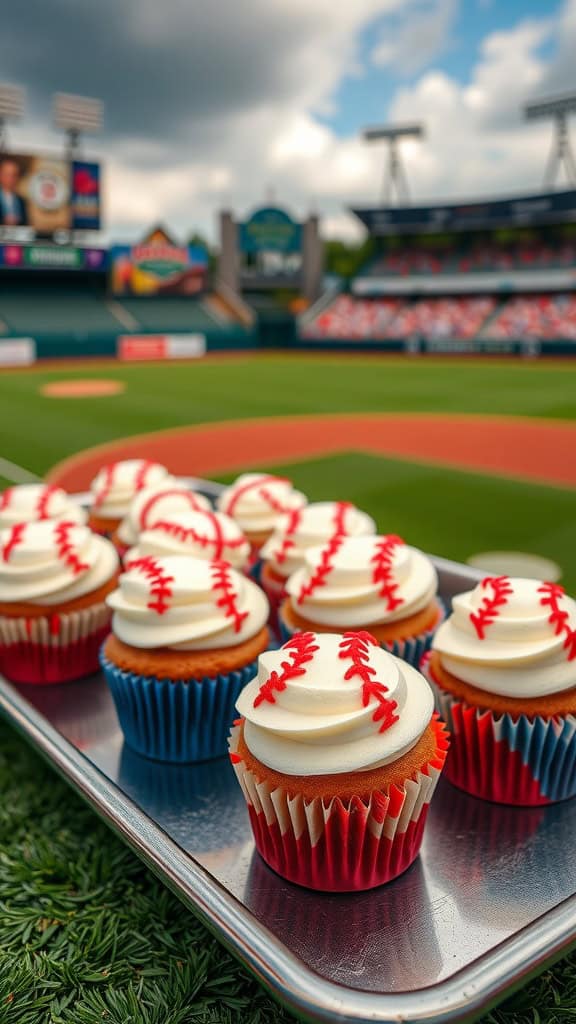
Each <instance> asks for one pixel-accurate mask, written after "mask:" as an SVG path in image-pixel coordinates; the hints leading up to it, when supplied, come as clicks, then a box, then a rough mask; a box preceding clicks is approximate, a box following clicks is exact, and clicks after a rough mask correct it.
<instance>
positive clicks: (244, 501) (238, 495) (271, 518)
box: [217, 473, 308, 553]
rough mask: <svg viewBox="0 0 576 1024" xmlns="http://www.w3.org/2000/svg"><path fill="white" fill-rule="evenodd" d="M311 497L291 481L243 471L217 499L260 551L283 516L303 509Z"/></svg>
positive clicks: (219, 504) (253, 547)
mask: <svg viewBox="0 0 576 1024" xmlns="http://www.w3.org/2000/svg"><path fill="white" fill-rule="evenodd" d="M307 501H308V499H307V498H306V496H305V495H304V494H301V492H300V491H296V490H294V488H293V486H292V484H291V483H290V481H289V480H285V479H284V478H283V477H279V476H269V475H268V474H266V473H243V474H242V476H239V477H238V479H237V480H236V481H235V482H234V483H233V484H232V485H231V487H227V488H226V490H225V491H223V492H222V494H221V495H220V497H219V498H218V501H217V505H218V510H219V511H220V512H224V513H225V515H227V516H230V517H231V518H232V519H234V520H235V521H236V522H237V523H238V526H239V527H240V529H241V530H242V533H244V534H245V536H246V537H247V538H248V540H249V541H250V544H251V545H252V550H253V551H254V553H257V552H258V551H259V550H260V548H261V547H262V545H263V544H264V543H265V542H266V541H267V540H268V538H269V537H271V536H272V533H273V532H274V530H275V529H276V527H277V525H278V523H279V521H280V518H281V516H283V515H286V513H288V512H292V511H293V510H294V509H298V508H304V505H306V504H307Z"/></svg>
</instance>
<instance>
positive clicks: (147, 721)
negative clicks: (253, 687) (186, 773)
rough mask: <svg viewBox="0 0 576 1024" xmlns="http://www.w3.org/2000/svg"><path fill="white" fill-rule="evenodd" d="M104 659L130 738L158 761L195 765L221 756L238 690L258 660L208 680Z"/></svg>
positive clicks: (141, 751) (253, 672) (250, 676)
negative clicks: (127, 667)
mask: <svg viewBox="0 0 576 1024" xmlns="http://www.w3.org/2000/svg"><path fill="white" fill-rule="evenodd" d="M100 663H101V665H102V669H103V671H104V675H105V677H106V681H107V683H108V686H109V687H110V690H111V692H112V696H113V698H114V703H115V705H116V711H117V713H118V718H119V721H120V725H121V728H122V732H123V733H124V737H125V739H126V742H127V743H128V745H129V746H130V747H132V749H133V750H135V751H136V752H137V753H138V754H142V755H143V756H144V757H150V758H152V760H155V761H168V762H170V763H172V764H193V763H195V762H198V761H209V760H212V759H213V758H216V757H222V756H223V755H224V754H226V752H227V749H228V734H229V731H230V723H231V722H232V721H233V720H234V718H235V715H236V712H235V706H236V701H237V699H238V695H239V693H240V691H241V690H242V689H243V688H244V686H246V684H247V683H248V682H249V681H250V680H251V679H253V678H254V676H255V675H256V662H255V661H254V662H251V664H250V665H246V666H245V667H243V668H241V669H238V670H237V671H234V672H229V673H228V674H226V675H218V676H214V677H207V678H206V679H202V680H197V679H185V680H183V679H177V680H174V681H173V680H171V679H156V678H155V677H153V676H140V675H138V674H137V673H133V672H125V671H123V670H122V669H120V668H118V666H116V665H114V664H113V662H111V661H109V660H108V658H106V656H105V654H104V652H103V651H102V652H101V655H100Z"/></svg>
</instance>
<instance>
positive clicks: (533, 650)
mask: <svg viewBox="0 0 576 1024" xmlns="http://www.w3.org/2000/svg"><path fill="white" fill-rule="evenodd" d="M452 607H453V614H452V615H451V616H450V617H449V618H448V619H447V620H446V622H444V623H443V624H442V625H441V626H440V628H439V630H438V632H437V633H436V636H435V637H434V641H433V645H432V646H433V648H434V650H436V651H438V652H439V653H440V657H441V662H442V665H443V666H444V667H445V668H446V669H447V671H448V672H451V673H452V674H453V675H455V676H457V677H458V678H459V679H462V680H464V682H466V683H471V684H472V685H473V686H477V687H478V688H479V689H481V690H486V691H487V692H489V693H496V694H500V695H501V696H503V697H520V698H521V697H544V696H546V695H547V694H550V693H559V692H560V691H562V690H569V689H571V688H572V687H574V686H576V602H575V601H573V600H572V598H570V597H567V596H566V594H564V592H563V590H562V588H561V587H558V586H557V585H556V584H552V583H542V582H541V581H540V580H529V579H517V578H509V577H507V576H500V577H486V579H485V580H483V581H482V583H479V584H478V586H477V587H475V588H474V590H469V591H467V592H466V593H465V594H459V595H458V596H457V597H455V598H454V599H453V601H452Z"/></svg>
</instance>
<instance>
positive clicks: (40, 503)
mask: <svg viewBox="0 0 576 1024" xmlns="http://www.w3.org/2000/svg"><path fill="white" fill-rule="evenodd" d="M86 518H87V517H86V512H85V511H84V509H83V508H81V507H80V505H78V504H77V503H76V502H75V501H74V500H73V499H72V498H71V497H70V496H69V495H68V494H66V491H64V490H62V488H61V487H53V486H51V485H50V484H18V485H17V486H16V487H9V488H8V489H7V490H6V491H2V493H1V494H0V530H5V529H7V528H8V527H9V526H14V524H15V523H35V522H38V521H39V520H42V519H52V520H54V519H66V520H68V521H69V522H71V523H85V522H86Z"/></svg>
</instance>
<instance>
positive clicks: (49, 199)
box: [0, 153, 100, 236]
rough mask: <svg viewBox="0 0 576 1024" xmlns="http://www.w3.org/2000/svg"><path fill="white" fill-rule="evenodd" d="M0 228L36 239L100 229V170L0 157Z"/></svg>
mask: <svg viewBox="0 0 576 1024" xmlns="http://www.w3.org/2000/svg"><path fill="white" fill-rule="evenodd" d="M0 225H1V226H2V227H4V228H19V227H28V228H31V229H32V230H33V231H34V232H35V233H36V234H37V235H39V236H50V235H53V234H54V232H56V231H70V230H75V229H83V228H84V229H90V230H96V231H97V230H99V228H100V168H99V166H98V164H95V163H88V162H87V161H75V162H72V163H71V162H70V161H68V160H65V159H58V158H57V157H52V156H41V155H38V154H33V153H2V154H0Z"/></svg>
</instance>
